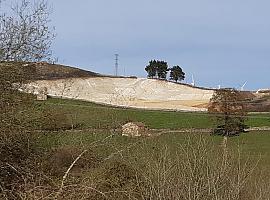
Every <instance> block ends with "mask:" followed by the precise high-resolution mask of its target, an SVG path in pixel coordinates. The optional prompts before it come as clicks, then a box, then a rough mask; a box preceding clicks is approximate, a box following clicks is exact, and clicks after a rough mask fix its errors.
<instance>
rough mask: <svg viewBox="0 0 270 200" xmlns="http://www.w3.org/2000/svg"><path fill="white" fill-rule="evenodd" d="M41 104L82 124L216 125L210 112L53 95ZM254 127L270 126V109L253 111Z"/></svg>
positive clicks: (191, 126)
mask: <svg viewBox="0 0 270 200" xmlns="http://www.w3.org/2000/svg"><path fill="white" fill-rule="evenodd" d="M41 106H44V107H49V108H52V109H53V110H60V111H61V112H62V113H65V114H66V115H67V117H68V119H69V120H70V122H71V123H76V124H80V125H81V126H82V128H119V127H120V126H121V125H122V124H124V123H125V122H127V121H137V122H143V123H145V124H146V126H148V127H149V128H152V129H181V128H212V127H213V117H211V116H209V115H208V114H207V113H190V112H173V111H149V110H139V109H124V108H115V107H108V106H103V105H99V104H95V103H91V102H84V101H77V100H67V99H53V98H49V99H48V101H46V102H43V103H41ZM247 125H248V126H250V127H261V126H270V113H261V114H249V115H248V120H247Z"/></svg>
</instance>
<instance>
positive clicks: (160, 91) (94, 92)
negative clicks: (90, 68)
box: [27, 77, 214, 111]
mask: <svg viewBox="0 0 270 200" xmlns="http://www.w3.org/2000/svg"><path fill="white" fill-rule="evenodd" d="M27 88H28V92H31V93H37V92H38V88H47V90H48V95H50V96H56V97H64V98H71V99H80V100H86V101H91V102H96V103H101V104H110V105H114V106H121V107H133V108H144V109H173V110H184V111H205V110H206V108H207V105H208V102H209V100H210V98H211V97H212V95H213V92H214V91H213V90H209V89H199V88H194V87H190V86H187V85H182V84H175V83H172V82H168V81H162V80H156V79H146V78H113V77H90V78H88V77H82V78H70V79H58V80H40V81H35V82H32V83H31V84H29V85H28V87H27Z"/></svg>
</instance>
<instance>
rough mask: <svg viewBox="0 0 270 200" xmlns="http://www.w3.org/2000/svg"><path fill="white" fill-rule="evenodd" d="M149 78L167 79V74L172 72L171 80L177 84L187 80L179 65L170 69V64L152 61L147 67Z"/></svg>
mask: <svg viewBox="0 0 270 200" xmlns="http://www.w3.org/2000/svg"><path fill="white" fill-rule="evenodd" d="M145 71H146V72H147V77H148V78H158V79H166V78H167V73H168V72H169V71H170V75H169V78H170V80H174V81H175V82H178V81H182V80H184V79H185V72H183V70H182V68H181V67H180V66H178V65H175V66H173V67H171V68H170V67H169V65H168V63H167V62H165V61H160V60H151V61H150V62H149V65H147V66H146V67H145Z"/></svg>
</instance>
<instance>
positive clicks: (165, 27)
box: [51, 0, 270, 89]
mask: <svg viewBox="0 0 270 200" xmlns="http://www.w3.org/2000/svg"><path fill="white" fill-rule="evenodd" d="M51 3H52V4H53V7H54V12H53V14H52V16H51V17H52V23H53V24H54V25H55V27H56V32H57V38H56V40H55V42H54V45H53V50H54V53H55V56H57V57H59V62H60V63H63V64H67V65H72V66H77V67H80V68H84V69H88V70H91V71H96V72H100V73H104V74H113V73H114V54H115V53H118V54H120V57H119V58H120V61H119V64H120V69H119V71H120V74H123V73H124V68H125V72H126V75H137V76H139V77H146V73H145V71H144V68H145V66H146V65H147V64H148V61H149V60H151V59H162V60H166V61H167V62H168V63H169V64H170V65H180V66H181V67H182V68H183V70H184V71H185V72H186V74H187V82H191V80H190V79H191V74H194V77H195V80H196V82H197V84H198V85H200V86H209V87H217V85H219V84H220V85H222V86H227V87H236V88H237V87H240V85H242V84H243V83H244V82H245V81H248V83H247V86H246V87H247V88H248V89H257V88H269V87H270V79H269V74H270V12H269V8H270V1H269V0H257V1H255V0H220V1H217V0H185V1H184V0H166V1H165V0H136V1H135V0H133V1H130V0H114V1H111V0H89V1H86V0H84V1H83V0H77V1H72V0H70V1H67V0H56V1H52V0H51Z"/></svg>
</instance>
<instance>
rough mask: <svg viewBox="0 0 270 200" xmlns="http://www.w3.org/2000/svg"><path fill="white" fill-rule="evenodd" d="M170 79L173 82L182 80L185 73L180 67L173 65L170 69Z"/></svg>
mask: <svg viewBox="0 0 270 200" xmlns="http://www.w3.org/2000/svg"><path fill="white" fill-rule="evenodd" d="M170 79H171V80H174V81H175V82H177V81H178V80H179V81H182V80H184V79H185V73H184V72H183V70H182V68H181V67H179V66H178V65H177V66H173V67H172V68H171V69H170Z"/></svg>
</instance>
